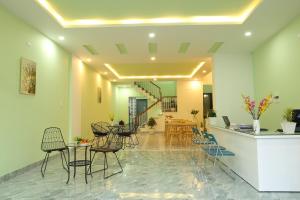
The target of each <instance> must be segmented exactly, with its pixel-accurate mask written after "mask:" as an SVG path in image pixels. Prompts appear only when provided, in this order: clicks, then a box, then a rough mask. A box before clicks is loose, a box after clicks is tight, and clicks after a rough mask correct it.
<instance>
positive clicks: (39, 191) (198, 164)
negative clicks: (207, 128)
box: [0, 134, 300, 200]
mask: <svg viewBox="0 0 300 200" xmlns="http://www.w3.org/2000/svg"><path fill="white" fill-rule="evenodd" d="M140 138H141V140H142V141H143V142H142V143H141V145H140V146H139V147H138V148H136V149H135V150H126V151H122V152H120V153H119V156H120V161H121V163H122V165H123V168H124V173H123V174H118V175H116V176H113V177H111V178H109V179H106V180H103V177H102V172H100V173H96V174H94V176H93V178H91V177H89V179H88V181H89V183H88V184H85V181H84V176H83V168H82V169H79V170H78V173H77V177H76V178H75V179H73V178H71V180H70V183H69V185H66V184H65V181H66V173H65V171H64V170H63V169H62V167H61V163H60V160H59V159H55V160H51V161H49V165H48V169H47V173H46V177H45V178H44V179H42V177H41V175H40V171H39V168H34V169H32V170H31V171H29V172H27V173H25V174H23V175H19V176H18V177H16V178H13V179H11V180H9V181H7V182H5V183H3V184H1V185H0V199H1V200H3V199H30V200H31V199H46V200H47V199H60V200H61V199H89V200H90V199H101V200H110V199H114V200H117V199H124V200H137V199H145V200H146V199H147V200H148V199H149V200H155V199H156V200H157V199H170V200H199V199H201V200H202V199H220V200H224V199H239V200H247V199H249V200H250V199H251V200H253V199H290V200H291V199H294V200H296V199H300V194H299V193H259V192H257V191H256V190H255V189H253V188H252V187H251V186H250V185H248V184H247V183H246V182H245V181H243V180H242V179H240V178H239V177H237V176H234V179H233V178H232V177H230V176H228V175H227V174H226V173H224V171H223V170H221V169H220V168H219V167H218V166H215V167H214V166H212V164H211V162H210V161H209V160H206V159H204V156H203V154H202V153H201V152H200V150H199V148H197V147H188V148H182V147H181V148H173V147H172V148H170V147H168V146H167V145H165V143H164V138H163V136H162V135H161V134H145V135H142V136H141V137H140ZM102 159H103V156H102V155H100V154H99V157H98V158H97V163H96V166H95V167H94V168H95V169H96V168H100V167H101V166H100V164H101V163H102ZM108 159H109V164H110V165H109V166H110V170H114V169H116V170H117V163H115V160H114V159H113V157H112V156H109V157H108Z"/></svg>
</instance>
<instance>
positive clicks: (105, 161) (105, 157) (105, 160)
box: [103, 152, 123, 179]
mask: <svg viewBox="0 0 300 200" xmlns="http://www.w3.org/2000/svg"><path fill="white" fill-rule="evenodd" d="M114 154H115V157H116V159H117V161H118V164H119V167H120V168H121V170H120V171H118V172H114V173H112V174H110V175H109V176H106V175H105V170H104V174H103V177H104V179H107V178H109V177H111V176H114V175H116V174H119V173H123V168H122V165H121V163H120V161H119V158H118V156H117V154H116V153H115V152H114ZM105 164H106V165H107V168H108V162H107V156H106V153H104V165H105Z"/></svg>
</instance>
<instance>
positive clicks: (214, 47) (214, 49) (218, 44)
mask: <svg viewBox="0 0 300 200" xmlns="http://www.w3.org/2000/svg"><path fill="white" fill-rule="evenodd" d="M223 44H224V42H215V43H214V44H213V45H212V46H211V47H210V48H209V49H208V51H207V52H208V53H216V52H217V51H218V50H219V49H220V48H221V46H222V45H223Z"/></svg>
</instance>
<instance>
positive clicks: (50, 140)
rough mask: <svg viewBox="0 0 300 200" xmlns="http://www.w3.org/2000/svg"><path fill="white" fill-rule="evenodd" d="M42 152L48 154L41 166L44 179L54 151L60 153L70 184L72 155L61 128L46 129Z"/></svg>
mask: <svg viewBox="0 0 300 200" xmlns="http://www.w3.org/2000/svg"><path fill="white" fill-rule="evenodd" d="M41 150H42V151H43V152H45V153H46V155H45V158H44V160H43V162H42V166H41V173H42V177H43V178H44V176H45V172H46V169H47V164H48V159H49V155H50V154H51V153H52V152H54V151H58V152H60V157H61V163H62V166H63V168H64V169H65V170H66V171H67V172H68V180H67V183H68V182H69V178H70V168H69V161H70V153H69V149H68V147H67V146H66V144H65V141H64V138H63V136H62V133H61V130H60V128H57V127H50V128H46V129H45V131H44V135H43V139H42V144H41ZM64 151H67V155H68V156H67V157H68V159H67V158H66V156H65V153H64Z"/></svg>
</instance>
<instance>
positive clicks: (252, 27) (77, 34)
mask: <svg viewBox="0 0 300 200" xmlns="http://www.w3.org/2000/svg"><path fill="white" fill-rule="evenodd" d="M0 3H2V4H3V5H4V6H5V7H7V9H8V10H10V11H11V12H13V13H14V14H16V15H17V16H19V17H20V18H22V19H23V20H25V21H26V22H27V23H28V24H31V25H32V26H34V27H35V28H37V29H38V30H39V31H41V32H42V33H43V34H45V35H46V36H48V37H49V38H51V39H52V40H54V41H56V42H57V43H58V44H60V45H61V46H62V47H64V48H65V49H67V50H68V51H70V52H72V53H73V54H74V55H76V56H78V57H79V58H81V59H83V60H84V59H86V58H91V59H92V60H93V61H92V63H91V64H90V65H92V66H94V67H96V68H97V69H99V70H100V71H104V70H106V69H105V68H104V66H103V64H104V63H111V64H129V63H151V62H152V61H150V59H149V58H150V54H149V52H148V43H149V42H155V43H157V44H158V53H157V54H156V58H157V60H156V61H155V62H157V63H184V62H185V63H188V62H197V61H198V60H200V59H201V58H204V57H207V56H210V55H209V54H208V53H207V50H208V49H209V48H210V47H211V46H212V44H213V43H215V42H224V45H223V46H222V47H221V49H220V50H219V52H221V53H236V52H239V53H241V52H251V51H253V50H254V49H255V48H256V47H258V46H259V45H260V44H262V43H263V42H264V41H265V40H266V39H267V38H269V37H270V36H272V35H273V34H275V33H276V32H278V31H279V30H280V29H281V28H282V27H284V26H285V25H287V24H288V23H289V22H290V21H291V20H292V19H293V18H295V17H296V16H297V15H299V14H300V0H264V1H263V2H262V3H261V4H260V5H259V6H258V8H257V9H256V10H255V11H254V12H253V13H252V15H251V16H250V17H249V18H248V19H247V21H246V22H245V23H244V24H242V25H185V26H184V25H172V26H171V25H170V26H139V27H132V26H131V27H102V28H100V27H98V28H77V29H72V28H71V29H64V28H62V27H61V26H60V25H59V24H58V23H57V22H56V21H55V20H54V19H53V18H52V17H51V16H50V15H49V14H48V13H47V12H46V11H45V10H43V9H42V8H41V7H40V6H39V5H38V4H37V3H35V2H34V1H33V0H21V1H20V0H0ZM248 30H249V31H252V32H253V36H252V37H250V38H246V37H245V36H244V32H245V31H248ZM150 32H155V33H156V37H155V38H154V39H149V37H148V33H150ZM299 32H300V30H299ZM59 35H63V36H64V37H65V40H64V41H59V40H58V36H59ZM295 37H296V36H295ZM182 42H190V43H191V46H190V48H189V50H188V52H187V53H186V54H178V52H177V51H178V48H179V45H180V43H182ZM115 43H123V44H125V45H126V47H127V49H128V54H126V55H121V54H119V52H118V51H117V48H116V46H115ZM83 44H91V45H93V46H94V47H95V48H96V49H97V51H99V55H97V56H91V55H90V54H89V53H88V52H87V51H86V50H85V49H84V48H83V47H82V45H83ZM129 70H130V69H129ZM106 71H107V70H106ZM109 78H113V76H112V75H109Z"/></svg>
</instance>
